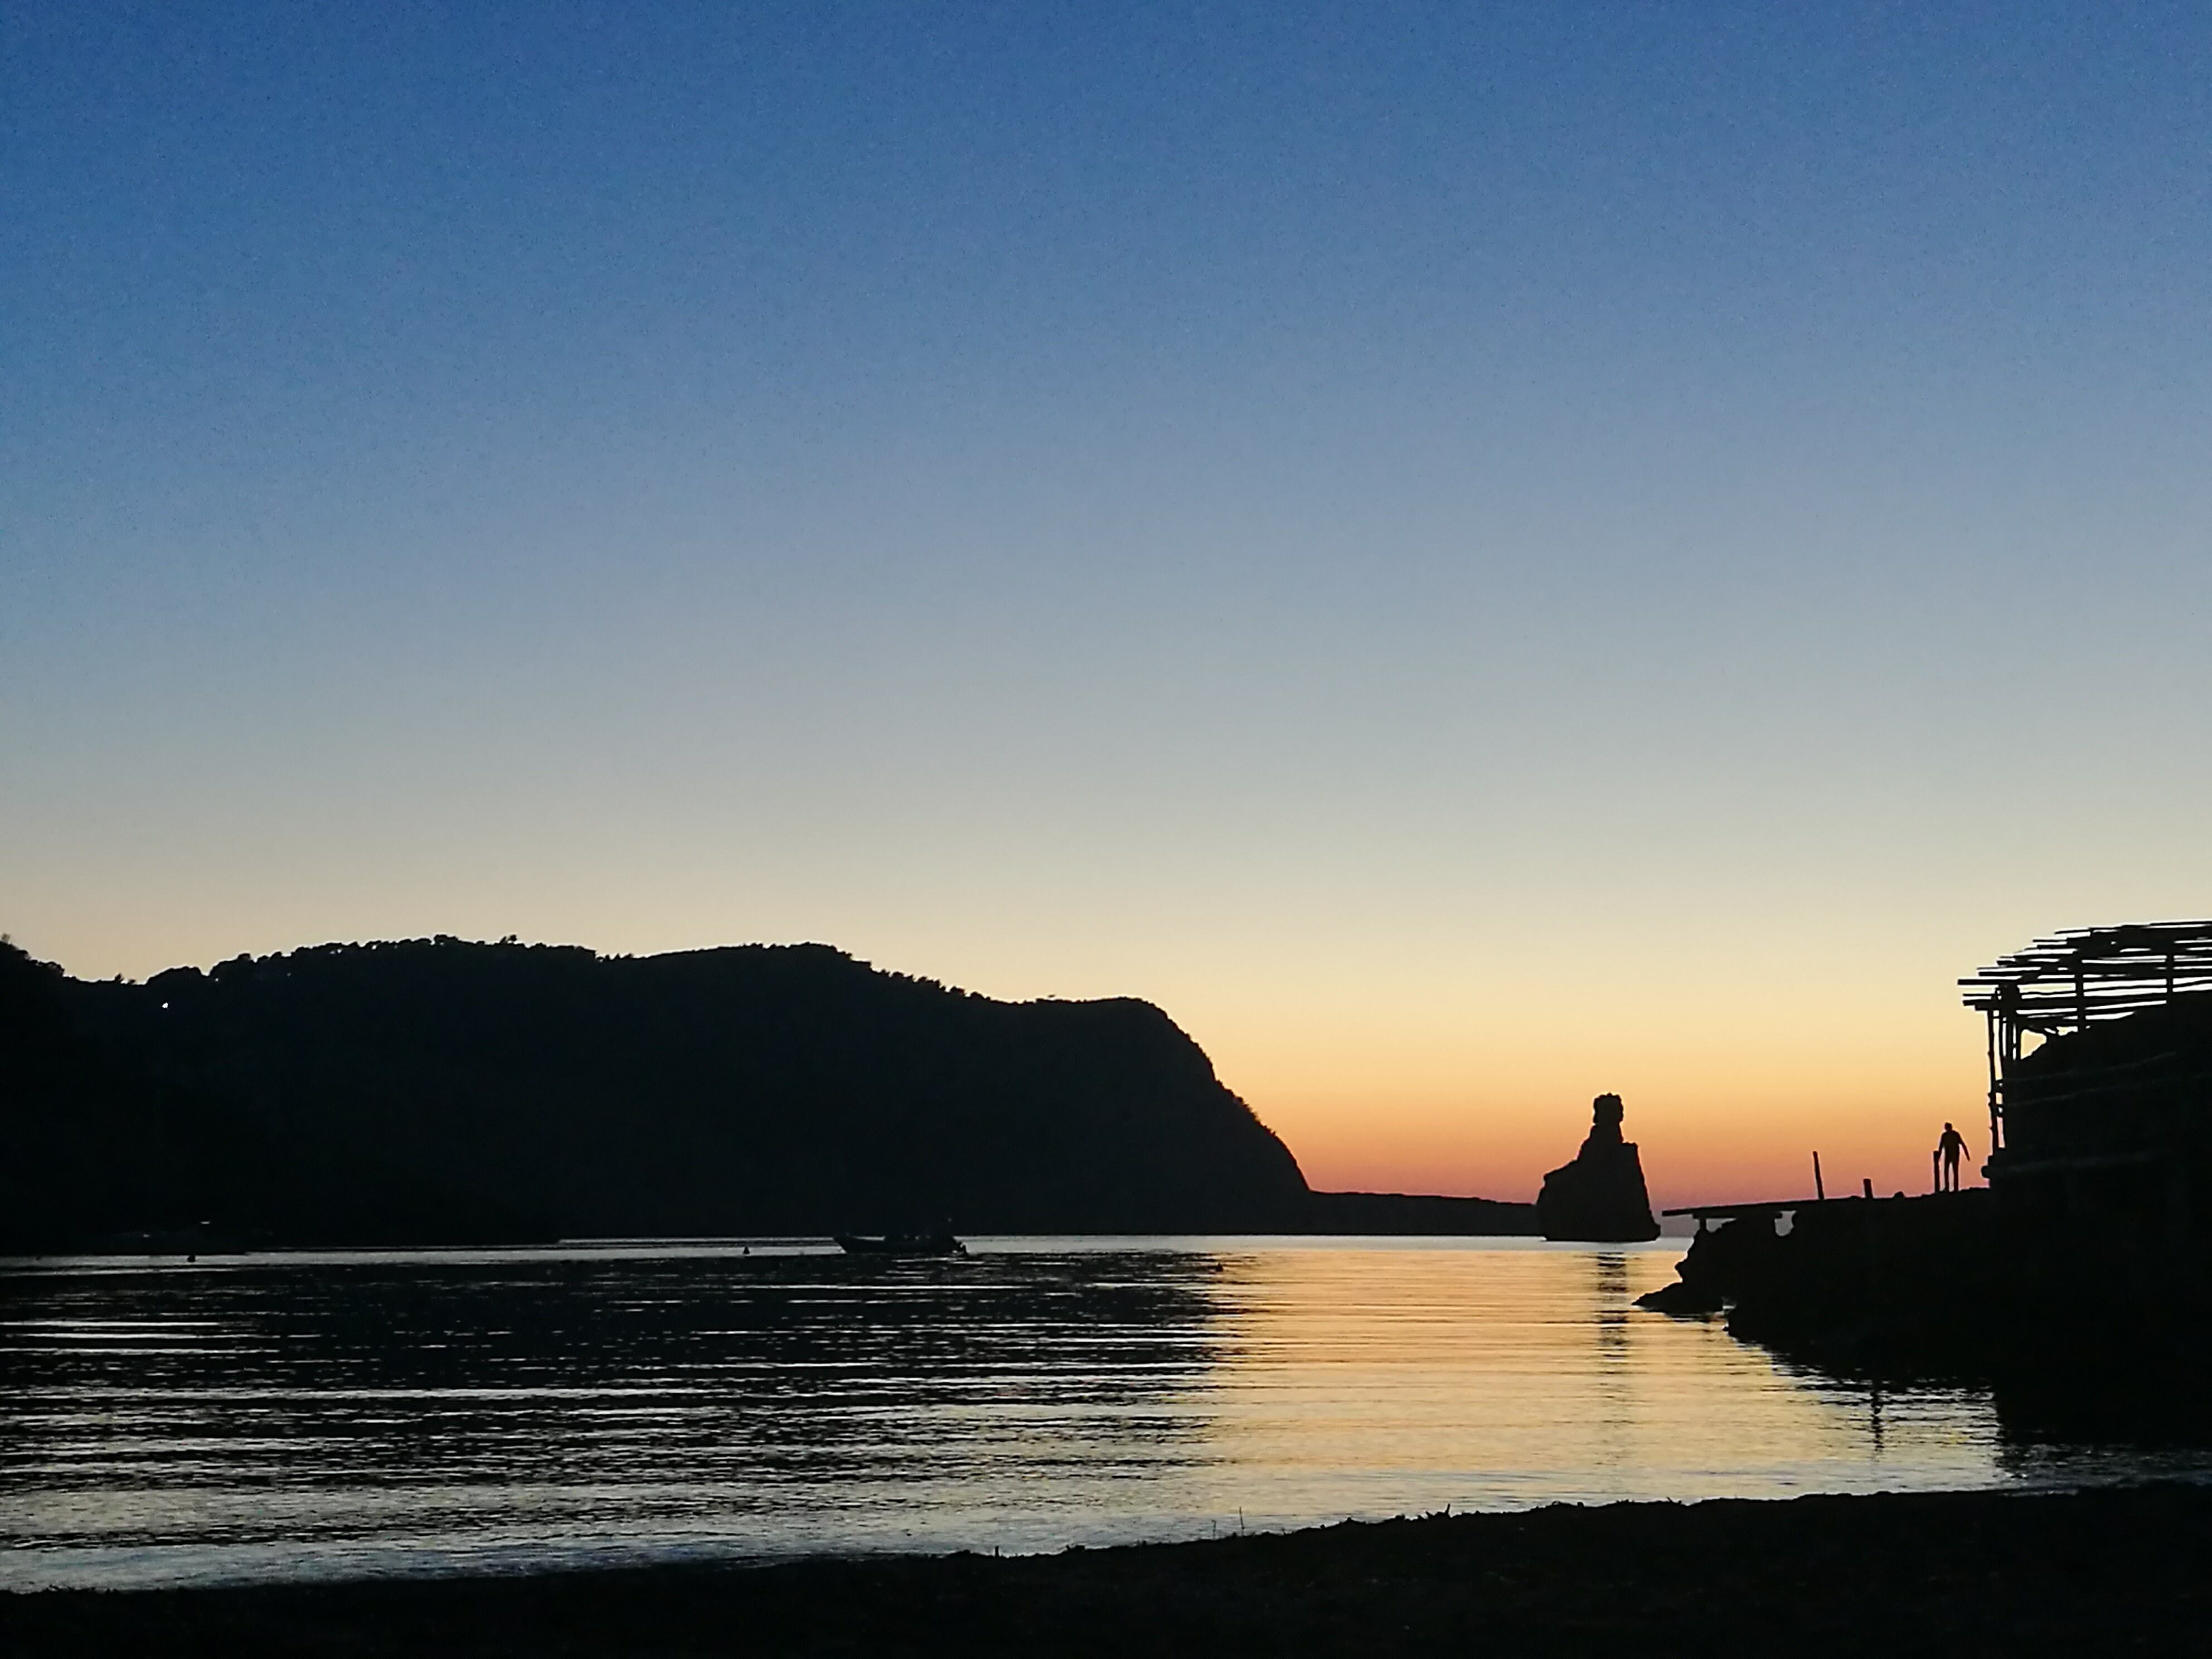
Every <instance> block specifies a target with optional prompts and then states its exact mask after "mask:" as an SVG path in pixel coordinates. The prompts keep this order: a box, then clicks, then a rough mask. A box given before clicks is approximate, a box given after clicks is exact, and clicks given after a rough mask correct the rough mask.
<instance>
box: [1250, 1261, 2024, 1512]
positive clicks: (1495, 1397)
mask: <svg viewBox="0 0 2212 1659" xmlns="http://www.w3.org/2000/svg"><path fill="white" fill-rule="evenodd" d="M1378 1256H1381V1257H1383V1258H1385V1259H1384V1260H1381V1261H1378V1260H1377V1259H1376V1258H1377V1257H1378ZM1679 1258H1680V1247H1679V1246H1674V1245H1666V1246H1662V1247H1659V1248H1656V1249H1624V1250H1601V1249H1562V1248H1558V1247H1548V1248H1547V1247H1540V1246H1533V1245H1532V1246H1529V1247H1527V1248H1521V1249H1513V1248H1499V1247H1498V1245H1497V1244H1496V1243H1492V1244H1491V1245H1490V1247H1488V1248H1482V1249H1465V1248H1454V1247H1452V1246H1450V1245H1444V1246H1442V1247H1432V1248H1428V1249H1408V1248H1401V1249H1369V1250H1361V1249H1278V1250H1267V1251H1254V1252H1250V1253H1239V1254H1231V1255H1227V1256H1226V1257H1225V1272H1224V1274H1223V1278H1222V1281H1221V1284H1220V1287H1219V1295H1220V1297H1222V1299H1223V1301H1224V1302H1225V1304H1228V1305H1229V1306H1230V1307H1231V1309H1232V1310H1233V1311H1232V1312H1231V1315H1230V1316H1229V1318H1228V1320H1227V1321H1226V1322H1225V1324H1226V1328H1225V1333H1224V1335H1225V1352H1224V1355H1223V1359H1222V1363H1221V1365H1220V1368H1219V1372H1218V1376H1219V1386H1218V1391H1217V1392H1216V1393H1215V1395H1214V1396H1213V1399H1212V1408H1213V1413H1214V1424H1213V1427H1212V1434H1211V1436H1210V1439H1211V1441H1212V1443H1213V1444H1214V1445H1215V1446H1216V1447H1217V1448H1218V1449H1220V1450H1221V1451H1222V1452H1223V1454H1224V1460H1223V1462H1221V1463H1219V1464H1218V1465H1216V1466H1215V1467H1214V1468H1213V1469H1212V1471H1211V1473H1212V1474H1213V1475H1214V1476H1215V1477H1216V1479H1217V1482H1218V1485H1217V1490H1218V1492H1219V1494H1220V1495H1219V1497H1218V1498H1216V1499H1215V1500H1214V1505H1215V1507H1216V1508H1219V1507H1222V1506H1223V1505H1226V1506H1228V1507H1230V1508H1231V1509H1233V1508H1236V1507H1238V1506H1239V1505H1241V1506H1242V1507H1243V1508H1244V1509H1245V1510H1246V1511H1247V1514H1248V1516H1249V1515H1253V1514H1273V1513H1278V1512H1279V1513H1282V1514H1285V1515H1290V1514H1311V1513H1313V1512H1314V1511H1315V1510H1316V1509H1317V1508H1319V1507H1321V1506H1322V1494H1323V1492H1327V1493H1328V1495H1329V1496H1331V1497H1334V1498H1335V1500H1336V1503H1337V1506H1338V1507H1339V1508H1340V1510H1343V1511H1344V1512H1346V1513H1358V1514H1368V1515H1389V1514H1399V1513H1407V1512H1413V1511H1419V1510H1437V1509H1442V1508H1443V1507H1444V1506H1445V1505H1447V1504H1453V1505H1455V1506H1458V1507H1462V1508H1475V1507H1480V1508H1494V1507H1498V1506H1501V1505H1513V1504H1532V1503H1544V1502H1550V1501H1555V1500H1561V1499H1566V1500H1576V1501H1592V1500H1603V1499H1609V1498H1640V1497H1654V1498H1656V1497H1664V1498H1696V1497H1704V1496H1718V1495H1727V1494H1747V1495H1774V1496H1779V1495H1783V1494H1784V1493H1787V1492H1797V1491H1808V1490H1822V1491H1835V1490H1855V1489H1865V1488H1872V1487H1881V1486H1898V1485H1915V1486H1922V1485H1947V1484H1950V1485H1968V1484H1976V1483H1978V1482H1980V1481H1984V1480H1989V1479H1990V1478H1992V1476H1993V1474H1995V1466H1994V1459H1995V1454H1996V1443H1997V1431H1996V1417H1995V1413H1994V1411H1993V1409H1992V1408H1991V1407H1990V1406H1989V1404H1988V1403H1987V1401H1984V1400H1983V1399H1981V1398H1979V1397H1978V1396H1976V1395H1970V1394H1967V1393H1966V1392H1964V1391H1959V1390H1926V1391H1921V1392H1919V1393H1917V1394H1915V1395H1909V1396H1906V1397H1905V1400H1904V1401H1902V1402H1901V1403H1900V1402H1899V1401H1895V1400H1893V1401H1891V1402H1890V1405H1889V1409H1888V1413H1887V1423H1886V1424H1885V1422H1884V1420H1883V1415H1882V1405H1881V1401H1880V1400H1879V1398H1878V1396H1876V1395H1874V1394H1873V1393H1871V1391H1869V1390H1867V1389H1861V1388H1856V1387H1852V1386H1850V1385H1846V1384H1843V1383H1836V1382H1832V1381H1823V1380H1820V1379H1817V1378H1811V1377H1807V1376H1802V1375H1797V1376H1793V1375H1791V1374H1790V1373H1789V1372H1787V1371H1785V1370H1784V1369H1783V1368H1782V1367H1780V1366H1778V1364H1776V1363H1775V1362H1774V1361H1773V1360H1772V1359H1771V1358H1769V1357H1768V1356H1767V1355H1765V1353H1764V1352H1761V1351H1759V1350H1758V1349H1756V1348H1753V1347H1749V1346H1745V1345H1743V1344H1741V1343H1739V1342H1736V1341H1735V1340H1733V1339H1732V1338H1730V1337H1729V1335H1728V1334H1726V1332H1725V1331H1724V1330H1723V1329H1722V1328H1720V1327H1719V1325H1718V1324H1717V1323H1715V1324H1706V1323H1702V1322H1680V1321H1676V1320H1671V1319H1668V1318H1666V1317H1664V1316H1660V1315H1656V1314H1651V1313H1647V1312H1645V1311H1644V1310H1640V1309H1638V1308H1636V1307H1634V1306H1633V1305H1632V1304H1633V1302H1634V1299H1635V1298H1636V1297H1638V1296H1639V1295H1641V1294H1643V1293H1644V1291H1647V1290H1650V1289H1653V1288H1656V1286H1658V1285H1662V1284H1664V1283H1666V1282H1667V1281H1668V1280H1669V1279H1672V1278H1673V1277H1674V1263H1675V1261H1677V1260H1679ZM1240 1494H1241V1496H1240Z"/></svg>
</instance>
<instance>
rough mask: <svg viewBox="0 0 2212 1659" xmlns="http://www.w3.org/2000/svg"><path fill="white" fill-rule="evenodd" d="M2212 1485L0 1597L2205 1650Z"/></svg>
mask: <svg viewBox="0 0 2212 1659" xmlns="http://www.w3.org/2000/svg"><path fill="white" fill-rule="evenodd" d="M0 1652H4V1653H5V1654H7V1655H8V1656H9V1659H47V1656H58V1655H69V1656H110V1655H112V1656H118V1659H128V1656H132V1655H155V1654H159V1655H185V1654H190V1655H205V1656H210V1659H214V1656H251V1655H259V1654H301V1655H306V1654H313V1655H330V1656H341V1655H343V1656H349V1659H350V1656H371V1655H377V1656H381V1655H409V1656H422V1659H440V1656H449V1655H451V1656H459V1655H468V1656H489V1655H512V1656H518V1659H520V1656H531V1659H550V1656H570V1655H577V1656H581V1655H593V1656H599V1655H606V1656H615V1655H622V1656H658V1655H692V1654H731V1655H752V1654H853V1655H869V1656H892V1655H908V1654H928V1655H938V1654H945V1655H962V1656H975V1655H998V1654H1055V1655H1057V1654H1069V1655H1090V1654H1102V1655H1103V1654H1112V1655H1117V1656H1121V1655H1152V1654H1170V1655H1171V1654H1198V1653H1206V1654H1243V1653H1255V1654H1285V1655H1300V1654H1332V1655H1334V1654H1343V1655H1390V1654H1409V1653H1422V1654H1431V1653H1433V1654H1447V1653H1448V1654H1516V1653H1566V1654H1622V1655H1627V1654H1634V1655H1638V1656H1642V1655H1652V1654H1678V1653H1679V1654H1701V1655H1711V1654H1739V1653H1741V1654H1751V1653H1759V1654H1763V1655H1770V1656H1787V1655H1797V1654H1807V1653H1814V1654H1830V1653H1834V1654H1844V1653H1850V1654H1857V1655H1873V1656H1877V1659H1887V1656H1888V1655H1893V1654H1898V1653H1936V1652H1943V1653H1951V1654H1982V1653H1991V1654H1996V1653H2004V1654H2019V1653H2037V1654H2044V1653H2050V1654H2057V1653H2069V1654H2082V1655H2088V1656H2092V1659H2098V1656H2101V1655H2103V1654H2106V1653H2118V1652H2154V1653H2158V1654H2161V1655H2168V1654H2171V1655H2184V1654H2198V1653H2212V1490H2198V1489H2195V1488H2190V1487H2184V1486H2141V1487H2134V1488H2129V1489H2124V1490H2106V1491H2099V1492H2081V1493H2070V1494H2063V1495H2051V1496H2036V1495H2024V1494H2019V1493H2006V1494H2000V1493H1971V1492H1962V1493H1935V1494H1915V1495H1901V1496H1889V1497H1875V1498H1799V1499H1796V1500H1794V1501H1792V1502H1788V1503H1775V1502H1767V1503H1759V1502H1717V1503H1706V1504H1688V1505H1674V1504H1618V1505H1613V1506H1610V1507H1607V1508H1601V1509H1571V1508H1557V1509H1549V1510H1539V1511H1537V1512H1535V1513H1533V1514H1528V1515H1518V1516H1495V1515H1484V1516H1455V1517H1451V1518H1449V1519H1447V1518H1442V1517H1432V1518H1429V1519H1424V1520H1418V1521H1401V1522H1384V1523H1382V1524H1377V1525H1349V1524H1347V1525H1345V1526H1339V1527H1329V1528H1318V1529H1316V1530H1313V1531H1309V1532H1300V1533H1292V1534H1282V1535H1277V1536H1268V1537H1249V1538H1232V1539H1225V1540H1222V1541H1218V1542H1207V1543H1198V1544H1178V1545H1149V1546H1142V1547H1133V1548H1127V1549H1112V1550H1092V1551H1080V1550H1079V1551H1071V1552H1069V1553H1066V1554H1061V1555H1055V1556H1048V1557H1036V1558H1030V1559H1019V1560H1004V1561H1000V1560H994V1559H989V1558H987V1557H976V1556H951V1557H898V1558H878V1559H864V1560H815V1561H804V1562H792V1563H786V1564H782V1565H773V1566H761V1567H732V1566H720V1567H703V1566H690V1567H681V1568H655V1569H647V1570H613V1571H598V1572H578V1573H565V1574H556V1575H548V1576H544V1577H507V1578H473V1579H469V1578H457V1579H442V1580H416V1581H404V1582H382V1583H352V1584H337V1585H320V1586H270V1587H264V1588H256V1589H219V1590H192V1591H150V1592H134V1593H129V1594H115V1593H108V1594H101V1593H94V1592H68V1593H60V1592H48V1593H42V1594H35V1595H13V1596H6V1597H0Z"/></svg>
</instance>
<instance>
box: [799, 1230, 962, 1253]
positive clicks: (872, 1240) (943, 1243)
mask: <svg viewBox="0 0 2212 1659" xmlns="http://www.w3.org/2000/svg"><path fill="white" fill-rule="evenodd" d="M831 1236H832V1237H835V1238H836V1241H837V1244H838V1248H839V1249H842V1250H843V1251H844V1252H845V1254H846V1255H967V1254H968V1247H967V1246H966V1245H965V1244H963V1243H961V1242H960V1241H959V1240H958V1239H957V1238H956V1237H953V1236H952V1234H951V1233H950V1232H949V1231H948V1232H934V1233H884V1234H882V1235H881V1236H879V1237H865V1236H863V1235H860V1234H856V1233H836V1234H833V1235H831Z"/></svg>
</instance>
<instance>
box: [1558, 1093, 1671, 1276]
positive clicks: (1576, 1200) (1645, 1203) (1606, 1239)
mask: <svg viewBox="0 0 2212 1659" xmlns="http://www.w3.org/2000/svg"><path fill="white" fill-rule="evenodd" d="M1620 1119H1621V1104H1620V1096H1619V1095H1600V1096H1599V1097H1597V1098H1596V1099H1595V1100H1594V1101H1592V1102H1591V1103H1590V1132H1589V1136H1588V1137H1587V1138H1586V1139H1584V1140H1583V1146H1582V1150H1581V1151H1580V1152H1577V1153H1576V1154H1575V1161H1574V1162H1573V1163H1571V1164H1561V1165H1560V1166H1559V1168H1558V1169H1556V1170H1553V1171H1552V1172H1551V1173H1550V1174H1549V1175H1547V1176H1545V1177H1544V1190H1543V1191H1542V1192H1541V1193H1540V1194H1538V1195H1537V1198H1536V1225H1538V1226H1539V1227H1540V1228H1541V1229H1542V1230H1543V1234H1544V1237H1547V1238H1571V1239H1584V1240H1588V1241H1590V1242H1592V1243H1628V1242H1631V1241H1640V1240H1643V1239H1647V1238H1656V1237H1659V1224H1658V1222H1656V1220H1654V1219H1653V1218H1652V1215H1651V1198H1650V1194H1649V1193H1647V1192H1646V1191H1645V1190H1644V1162H1643V1160H1642V1159H1641V1158H1638V1156H1637V1155H1636V1143H1635V1142H1634V1141H1632V1140H1623V1139H1621V1138H1620Z"/></svg>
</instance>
